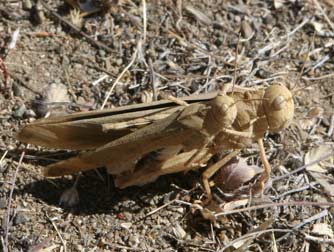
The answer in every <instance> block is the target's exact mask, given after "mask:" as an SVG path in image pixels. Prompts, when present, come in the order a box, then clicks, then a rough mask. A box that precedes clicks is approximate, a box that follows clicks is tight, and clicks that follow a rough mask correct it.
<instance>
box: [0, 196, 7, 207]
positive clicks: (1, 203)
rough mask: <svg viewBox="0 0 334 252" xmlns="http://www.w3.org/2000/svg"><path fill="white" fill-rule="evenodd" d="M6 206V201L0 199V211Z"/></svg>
mask: <svg viewBox="0 0 334 252" xmlns="http://www.w3.org/2000/svg"><path fill="white" fill-rule="evenodd" d="M6 206H7V200H6V198H5V197H2V198H0V209H4V208H6Z"/></svg>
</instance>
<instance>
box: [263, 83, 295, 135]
mask: <svg viewBox="0 0 334 252" xmlns="http://www.w3.org/2000/svg"><path fill="white" fill-rule="evenodd" d="M263 98H264V100H263V110H264V113H265V116H266V118H267V122H268V129H269V131H270V132H279V131H281V130H282V129H284V128H286V127H287V126H288V125H289V123H290V122H291V121H292V119H293V114H294V103H293V99H292V94H291V92H290V91H289V90H288V89H287V88H286V87H284V86H280V85H272V86H270V87H268V88H267V89H266V91H265V94H264V96H263Z"/></svg>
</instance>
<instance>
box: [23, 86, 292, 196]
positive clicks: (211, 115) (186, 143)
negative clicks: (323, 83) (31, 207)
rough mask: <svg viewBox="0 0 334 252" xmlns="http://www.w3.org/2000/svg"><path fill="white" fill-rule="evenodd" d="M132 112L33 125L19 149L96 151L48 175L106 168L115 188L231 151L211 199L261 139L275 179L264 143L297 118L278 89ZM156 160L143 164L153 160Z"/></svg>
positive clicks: (110, 112)
mask: <svg viewBox="0 0 334 252" xmlns="http://www.w3.org/2000/svg"><path fill="white" fill-rule="evenodd" d="M184 100H185V102H186V103H184V104H183V105H182V106H181V105H179V106H177V105H176V104H174V103H172V102H170V101H159V102H155V103H152V104H144V105H131V106H126V107H123V108H118V109H113V110H108V111H97V112H86V113H78V114H73V115H68V116H64V117H59V118H50V119H43V120H39V121H36V122H34V123H32V124H29V125H27V126H26V127H25V128H23V129H22V131H21V132H20V133H19V135H18V138H19V140H21V141H22V142H28V143H33V144H38V145H42V146H46V147H53V148H67V149H91V150H88V151H86V152H82V153H81V154H79V155H78V156H76V157H73V158H70V159H67V160H64V161H60V162H57V163H55V164H51V165H49V166H48V167H47V168H46V170H45V175H46V176H51V177H54V176H62V175H66V174H73V173H76V172H79V171H85V170H89V169H93V168H96V167H101V166H106V167H107V169H108V172H109V173H111V174H112V175H114V177H115V181H116V186H118V187H120V188H124V187H127V186H130V185H139V184H145V183H147V182H150V181H153V180H154V179H156V178H157V177H159V176H160V175H163V174H167V173H174V172H179V171H186V170H188V169H193V168H196V167H199V166H201V165H202V164H205V163H206V162H207V161H208V160H209V159H210V158H211V156H212V155H214V154H215V153H217V152H219V151H221V150H234V151H233V152H232V153H230V154H229V155H228V156H227V157H225V158H223V159H222V160H220V161H218V162H217V163H215V164H213V165H212V166H211V167H209V168H208V169H207V170H206V171H205V172H204V174H203V184H204V187H205V190H206V192H207V194H208V198H209V199H211V190H210V186H209V182H208V179H209V178H210V177H211V176H212V175H213V174H214V173H215V172H216V171H217V170H218V169H219V168H220V167H221V166H222V165H223V164H224V163H226V162H227V161H228V160H229V159H230V158H231V157H233V156H235V155H237V153H238V152H239V151H240V150H241V149H242V148H245V147H247V146H248V145H249V144H250V143H251V142H252V141H253V140H257V142H258V144H259V149H260V155H261V159H262V162H263V165H264V168H265V171H264V173H263V175H262V177H261V180H260V182H261V186H262V188H263V184H264V183H265V182H266V181H267V179H268V178H269V175H270V170H271V168H270V165H269V162H268V161H267V158H266V156H265V151H264V147H263V141H262V139H263V137H264V134H265V133H266V131H267V130H269V131H270V132H279V131H280V130H282V129H284V128H286V127H287V126H288V124H289V122H290V121H291V120H292V118H293V114H294V103H293V99H292V95H291V92H290V91H289V90H288V89H287V88H285V87H284V86H280V85H272V86H270V87H268V88H259V89H245V88H236V89H235V90H234V91H233V92H232V91H229V90H227V91H225V92H222V93H219V94H218V95H217V94H212V95H211V94H209V95H202V96H197V97H189V98H185V99H184ZM153 152H157V153H158V155H157V157H156V158H155V160H154V161H153V162H151V161H150V162H148V163H147V164H143V162H141V161H145V158H146V157H147V156H148V155H150V153H153Z"/></svg>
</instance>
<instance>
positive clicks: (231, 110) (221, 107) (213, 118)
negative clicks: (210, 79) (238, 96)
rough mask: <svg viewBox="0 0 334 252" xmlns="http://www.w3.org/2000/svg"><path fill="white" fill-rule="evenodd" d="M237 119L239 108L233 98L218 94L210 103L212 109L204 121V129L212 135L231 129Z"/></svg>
mask: <svg viewBox="0 0 334 252" xmlns="http://www.w3.org/2000/svg"><path fill="white" fill-rule="evenodd" d="M236 117H237V107H236V105H235V101H234V99H233V98H232V97H229V96H227V95H225V94H218V95H217V96H216V97H215V98H214V99H213V100H211V101H210V109H209V111H208V113H207V116H206V118H205V120H204V127H205V129H206V130H207V131H208V133H210V134H215V133H218V132H220V131H221V130H222V129H224V128H230V127H231V125H232V124H233V122H234V120H235V118H236Z"/></svg>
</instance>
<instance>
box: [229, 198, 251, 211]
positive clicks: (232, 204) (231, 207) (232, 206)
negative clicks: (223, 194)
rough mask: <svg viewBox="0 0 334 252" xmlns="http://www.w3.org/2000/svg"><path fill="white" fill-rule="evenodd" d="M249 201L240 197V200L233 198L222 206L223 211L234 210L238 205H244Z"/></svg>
mask: <svg viewBox="0 0 334 252" xmlns="http://www.w3.org/2000/svg"><path fill="white" fill-rule="evenodd" d="M248 203H249V199H241V200H234V201H230V202H228V203H226V204H224V206H223V210H224V212H227V211H231V210H234V209H236V208H239V207H246V206H247V204H248Z"/></svg>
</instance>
